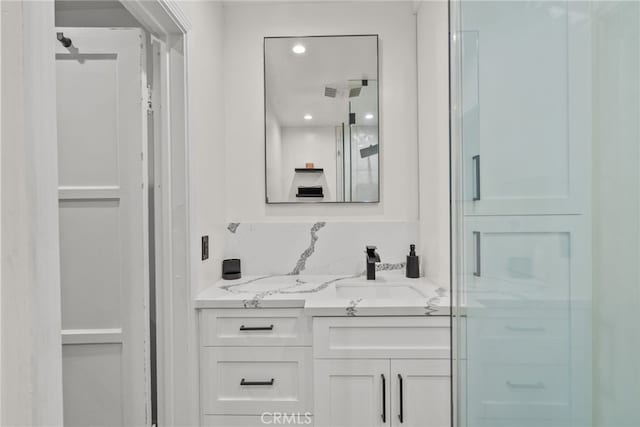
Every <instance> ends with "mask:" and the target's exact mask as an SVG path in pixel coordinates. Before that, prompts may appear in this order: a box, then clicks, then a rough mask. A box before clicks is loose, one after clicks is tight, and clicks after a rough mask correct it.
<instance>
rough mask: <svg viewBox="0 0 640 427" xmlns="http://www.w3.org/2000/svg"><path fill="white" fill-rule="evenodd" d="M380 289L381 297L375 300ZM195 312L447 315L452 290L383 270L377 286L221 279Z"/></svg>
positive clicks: (359, 281) (281, 278)
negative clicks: (276, 310) (251, 310)
mask: <svg viewBox="0 0 640 427" xmlns="http://www.w3.org/2000/svg"><path fill="white" fill-rule="evenodd" d="M376 287H377V288H376ZM390 287H394V288H396V287H397V288H401V289H399V290H400V291H401V292H399V294H398V295H395V296H392V297H390V296H388V295H386V292H385V290H386V289H389V288H390ZM359 288H361V289H359ZM376 289H380V290H381V292H380V293H381V295H377V296H374V295H373V294H377V292H376ZM340 290H341V291H342V292H340ZM359 294H361V296H360V295H359ZM195 307H196V308H198V309H202V308H304V310H305V312H306V313H307V314H308V315H310V316H381V315H382V316H385V315H386V316H397V315H403V316H416V315H418V316H448V315H449V313H450V299H449V289H448V288H445V287H440V286H437V285H435V284H433V283H431V282H430V281H429V280H427V279H425V278H419V279H408V278H406V277H404V271H398V270H396V271H379V272H378V273H377V275H376V280H375V281H367V280H366V277H364V276H362V275H355V276H336V275H326V276H323V275H294V274H290V275H278V276H248V277H243V278H242V279H238V280H220V281H218V282H216V283H213V284H212V285H211V286H209V287H207V288H206V289H204V290H203V291H202V292H201V293H200V294H199V295H198V296H197V298H196V300H195Z"/></svg>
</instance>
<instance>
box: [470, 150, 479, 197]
mask: <svg viewBox="0 0 640 427" xmlns="http://www.w3.org/2000/svg"><path fill="white" fill-rule="evenodd" d="M472 160H473V201H474V202H477V201H478V200H480V155H477V156H473V157H472Z"/></svg>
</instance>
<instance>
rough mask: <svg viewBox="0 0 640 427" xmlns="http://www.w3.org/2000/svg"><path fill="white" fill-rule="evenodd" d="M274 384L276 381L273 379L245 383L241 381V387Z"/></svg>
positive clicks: (243, 380)
mask: <svg viewBox="0 0 640 427" xmlns="http://www.w3.org/2000/svg"><path fill="white" fill-rule="evenodd" d="M274 382H275V380H274V379H273V378H271V380H270V381H245V379H244V378H243V379H242V380H240V385H273V383H274Z"/></svg>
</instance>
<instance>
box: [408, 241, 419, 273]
mask: <svg viewBox="0 0 640 427" xmlns="http://www.w3.org/2000/svg"><path fill="white" fill-rule="evenodd" d="M407 277H409V278H410V279H417V278H418V277H420V257H419V256H418V255H416V245H413V244H412V245H410V246H409V255H407Z"/></svg>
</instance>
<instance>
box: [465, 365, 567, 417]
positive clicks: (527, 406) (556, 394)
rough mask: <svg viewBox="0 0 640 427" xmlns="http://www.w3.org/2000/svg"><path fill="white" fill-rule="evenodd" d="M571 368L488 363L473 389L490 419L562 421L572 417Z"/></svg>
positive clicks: (482, 413)
mask: <svg viewBox="0 0 640 427" xmlns="http://www.w3.org/2000/svg"><path fill="white" fill-rule="evenodd" d="M569 387H570V386H569V366H568V365H541V364H518V365H504V364H485V365H484V366H483V369H482V370H481V371H480V372H479V375H478V376H477V377H476V378H475V381H473V382H472V384H471V385H470V388H469V393H476V395H478V396H482V398H481V399H477V405H478V407H477V408H475V410H476V411H477V413H478V415H479V416H480V417H481V418H487V419H491V418H494V419H514V420H515V419H537V420H544V419H561V418H564V417H567V416H568V415H569V410H570V402H569V398H570V390H569Z"/></svg>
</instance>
